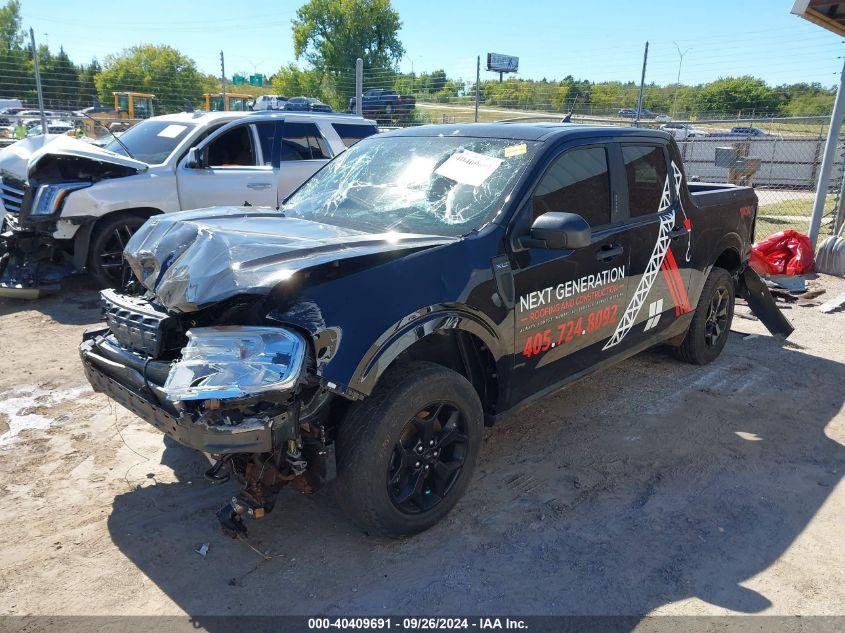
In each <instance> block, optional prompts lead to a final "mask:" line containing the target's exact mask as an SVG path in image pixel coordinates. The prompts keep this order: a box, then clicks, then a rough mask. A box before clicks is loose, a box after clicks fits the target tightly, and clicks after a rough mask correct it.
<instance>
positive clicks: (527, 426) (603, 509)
mask: <svg viewBox="0 0 845 633" xmlns="http://www.w3.org/2000/svg"><path fill="white" fill-rule="evenodd" d="M820 281H821V283H822V284H823V287H825V288H826V289H827V293H826V295H824V296H823V298H826V297H831V296H833V295H835V294H838V293H840V292H842V291H843V290H845V282H843V280H840V279H835V278H830V277H826V278H823V279H821V280H820ZM787 314H788V316H789V317H790V318H791V319H792V320H793V322H794V324H795V325H796V328H797V331H796V332H795V334H794V335H793V337H792V339H791V340H792V342H793V343H792V344H790V345H789V346H787V347H782V346H780V345H779V344H778V343H777V342H776V341H775V340H774V339H772V338H771V337H770V336H768V334H766V332H765V331H764V330H763V329H762V327H761V326H760V324H759V323H758V322H756V321H751V320H746V319H736V320H735V322H734V333H733V334H732V335H731V338H730V340H729V342H728V346H727V348H726V350H725V353H724V354H723V355H722V356H721V357H720V358H719V359H718V360H717V362H715V363H714V364H712V365H710V366H708V367H704V368H701V367H692V366H688V365H682V364H679V363H677V362H675V361H674V360H673V359H672V358H671V357H670V355H669V354H667V353H666V351H665V350H653V351H650V352H647V353H644V354H641V355H639V356H637V357H636V358H634V359H631V360H629V361H626V362H624V363H621V364H620V365H617V366H616V367H615V368H612V369H609V370H606V371H604V372H602V373H600V374H597V375H595V376H593V377H590V378H587V379H585V380H582V381H581V382H579V383H577V384H576V385H574V386H572V387H571V388H569V389H567V390H565V391H563V392H560V393H558V394H556V395H553V396H551V397H549V398H547V399H545V400H544V401H542V402H540V403H539V404H536V405H534V406H531V407H530V408H526V409H524V410H522V411H521V412H520V413H519V414H517V415H515V416H513V418H512V419H510V420H508V421H507V422H505V423H503V424H501V425H499V426H497V427H495V428H493V429H489V430H488V431H487V432H486V434H485V438H484V447H483V450H482V457H481V461H480V464H479V467H478V468H477V471H476V475H475V480H474V481H473V483H472V485H471V486H470V488H469V492H468V494H467V496H466V497H465V498H464V499H463V500H462V501H461V503H459V504H458V506H457V508H456V509H455V510H454V511H453V512H452V513H451V514H450V515H449V516H448V517H447V518H446V520H444V521H443V522H442V523H441V524H439V525H438V526H436V527H434V528H433V529H431V530H429V531H428V532H426V533H424V534H421V535H419V536H417V537H415V538H412V539H408V540H403V541H389V540H383V539H377V538H372V537H368V536H366V535H365V534H363V533H361V532H359V531H358V530H357V529H356V528H355V527H354V526H352V525H351V524H350V523H349V522H348V521H347V519H346V518H345V517H344V515H343V514H342V513H341V511H340V510H339V508H338V506H337V505H336V503H335V501H334V498H333V495H332V492H331V490H330V489H327V490H324V491H322V492H320V493H318V494H317V495H314V496H311V497H306V496H302V495H300V494H298V493H297V492H295V491H293V490H286V491H284V492H283V494H282V495H281V496H280V499H279V502H278V503H277V506H276V510H275V511H274V512H273V513H272V514H271V515H270V516H268V517H267V518H266V519H263V520H261V521H255V522H252V523H251V524H250V541H249V543H250V544H251V545H252V546H253V547H254V548H255V549H257V550H259V551H261V552H266V553H267V555H268V558H267V559H265V558H263V557H262V556H260V555H259V554H258V553H256V551H254V550H253V549H250V547H248V545H247V544H246V543H244V542H241V541H233V540H230V539H228V538H226V537H224V536H223V535H222V534H221V533H220V532H219V530H218V529H217V525H216V520H215V518H214V511H215V510H216V509H217V508H218V507H219V505H220V504H221V502H222V500H223V499H224V498H225V497H226V496H227V495H229V494H231V493H232V492H233V491H234V490H235V488H234V485H233V484H226V485H224V486H223V487H212V486H211V485H209V484H208V483H206V482H205V481H204V480H203V479H202V477H201V473H202V471H203V469H204V468H205V467H206V463H205V461H204V459H203V458H202V457H201V456H200V455H198V454H196V453H193V452H192V451H189V450H187V449H183V448H181V447H179V446H178V445H176V444H174V443H172V442H169V441H166V440H163V439H162V436H161V435H160V434H159V433H158V432H157V431H155V430H153V429H152V427H149V426H148V425H147V424H145V423H144V422H142V421H140V420H139V419H138V418H136V417H134V416H133V415H132V414H130V413H128V412H126V411H124V410H123V409H121V408H120V407H117V406H113V405H112V404H111V403H110V402H109V401H108V400H107V399H106V398H105V397H104V396H102V395H99V394H94V393H93V392H91V391H90V390H87V389H86V388H85V384H86V383H85V381H84V378H83V376H82V373H81V369H80V364H79V360H78V357H77V354H76V346H77V344H78V342H79V340H80V337H81V334H82V332H83V330H84V329H85V328H86V327H88V326H90V325H92V324H96V323H97V322H98V320H99V314H98V309H97V300H96V293H95V292H94V291H93V289H92V288H91V287H90V286H88V285H86V283H85V282H84V280H74V282H73V283H70V284H68V287H66V289H65V290H64V292H63V293H62V294H60V295H59V296H56V297H53V298H50V299H47V300H43V301H41V302H37V303H19V302H13V301H8V300H3V301H2V302H0V493H1V494H0V614H3V615H10V614H64V615H70V614H85V615H90V614H112V615H120V614H182V613H185V612H187V613H191V614H209V615H210V614H282V613H295V614H312V613H336V614H344V615H349V614H354V613H367V614H379V613H396V612H397V611H398V612H400V613H408V614H420V613H427V614H435V613H442V614H450V613H451V614H454V613H464V612H466V611H467V610H468V609H469V610H472V611H473V612H475V613H507V614H633V615H642V614H671V615H701V614H708V615H720V614H727V613H744V614H767V615H785V614H800V615H814V614H827V615H831V614H840V615H841V614H845V606H843V605H845V530H843V529H842V526H843V521H842V517H843V511H845V486H843V484H842V481H841V480H842V474H843V472H845V446H843V444H845V414H843V412H842V407H843V400H845V391H843V389H842V385H843V384H844V383H845V365H843V362H845V337H843V336H842V332H843V330H844V329H845V313H837V314H828V315H825V314H821V313H820V312H819V311H818V310H817V309H816V308H800V307H793V308H792V309H790V310H789V311H788V313H787ZM749 334H753V336H749ZM22 426H26V427H32V428H29V429H25V430H20V429H21V427H22ZM201 543H208V544H209V549H208V553H207V555H206V556H205V557H201V556H200V555H198V554H197V553H195V552H194V548H195V547H196V546H197V545H198V544H201Z"/></svg>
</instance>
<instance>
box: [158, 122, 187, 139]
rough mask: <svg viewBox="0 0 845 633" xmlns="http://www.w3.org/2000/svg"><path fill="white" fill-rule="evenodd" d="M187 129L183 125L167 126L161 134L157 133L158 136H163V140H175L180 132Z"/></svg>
mask: <svg viewBox="0 0 845 633" xmlns="http://www.w3.org/2000/svg"><path fill="white" fill-rule="evenodd" d="M186 129H187V126H185V125H175V124H174V125H168V126H167V127H166V128H164V129H163V130H162V131H161V132H159V133H158V136H163V137H164V138H176V137H177V136H179V135H180V134H181V133H182V132H184V131H185V130H186Z"/></svg>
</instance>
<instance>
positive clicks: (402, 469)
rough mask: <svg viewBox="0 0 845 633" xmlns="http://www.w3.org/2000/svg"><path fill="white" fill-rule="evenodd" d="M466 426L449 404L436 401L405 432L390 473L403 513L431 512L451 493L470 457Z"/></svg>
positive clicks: (392, 490) (391, 488)
mask: <svg viewBox="0 0 845 633" xmlns="http://www.w3.org/2000/svg"><path fill="white" fill-rule="evenodd" d="M468 441H469V440H468V437H467V434H466V423H465V421H464V420H463V416H462V415H461V412H460V410H459V409H458V408H457V407H456V406H455V405H454V404H451V403H448V402H433V403H431V404H430V405H428V406H426V407H425V408H424V409H422V410H421V411H419V412H418V413H417V414H416V415H415V416H414V417H413V418H411V419H410V420H409V421H408V422H407V423H406V424H405V427H404V428H403V429H402V433H401V436H400V438H399V441H398V442H397V443H396V445H395V447H394V449H393V455H392V457H391V460H390V464H389V466H388V472H387V486H388V494H389V496H390V500H391V502H392V503H393V504H394V505H395V506H396V508H397V509H399V510H400V511H401V512H405V513H408V514H417V513H420V512H427V511H428V510H431V509H432V508H434V507H435V506H436V505H437V504H439V503H440V502H442V501H443V500H444V499H445V498H446V496H447V495H448V494H449V493H450V492H451V490H452V488H453V487H454V484H455V482H456V481H457V479H458V476H459V475H460V472H461V468H462V467H463V465H464V462H465V460H466V457H467V454H468Z"/></svg>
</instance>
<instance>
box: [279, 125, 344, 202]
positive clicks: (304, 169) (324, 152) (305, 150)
mask: <svg viewBox="0 0 845 633" xmlns="http://www.w3.org/2000/svg"><path fill="white" fill-rule="evenodd" d="M281 128H282V130H281V148H280V157H279V175H278V187H279V194H278V201H279V202H281V201H282V200H284V199H285V198H286V197H287V196H289V195H290V194H291V193H293V191H294V190H295V189H296V188H297V187H299V185H301V184H302V183H303V182H305V181H306V180H308V179H309V178H310V177H311V176H313V175H314V174H315V173H316V172H317V171H318V170H319V169H320V168H321V167H322V166H323V165H325V164H326V163H327V162H328V161H329V159H330V158H331V157H332V151H331V148H330V146H329V143H328V142H327V141H326V139H325V138H324V137H323V135H322V134H321V133H320V129H319V127H318V126H317V124H316V123H311V122H296V121H291V122H289V121H287V120H286V121H285V122H284V123H283V124H282V126H281Z"/></svg>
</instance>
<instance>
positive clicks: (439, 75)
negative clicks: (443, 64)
mask: <svg viewBox="0 0 845 633" xmlns="http://www.w3.org/2000/svg"><path fill="white" fill-rule="evenodd" d="M447 81H449V78H448V77H446V71H445V70H443V69H442V68H441V69H440V70H435V71H434V72H433V73H431V79H430V82H431V83H430V86H431V91H432V92H440V91H441V90H443V88H445V87H446V82H447Z"/></svg>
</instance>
